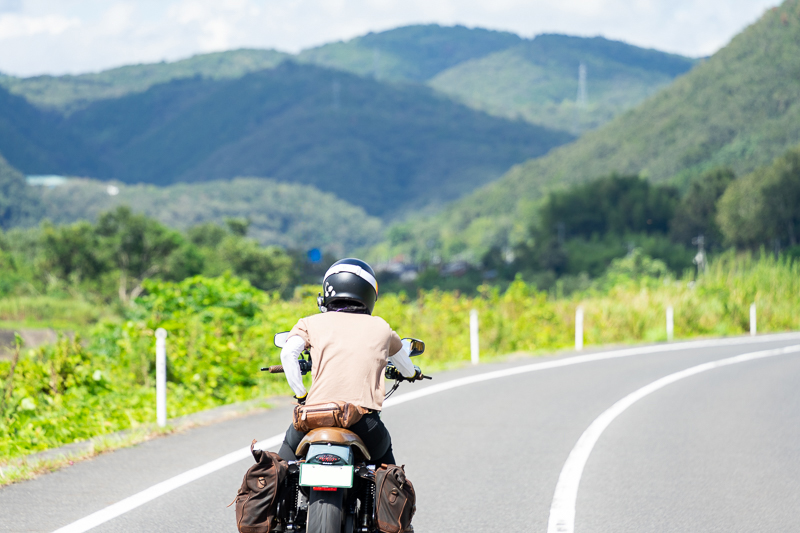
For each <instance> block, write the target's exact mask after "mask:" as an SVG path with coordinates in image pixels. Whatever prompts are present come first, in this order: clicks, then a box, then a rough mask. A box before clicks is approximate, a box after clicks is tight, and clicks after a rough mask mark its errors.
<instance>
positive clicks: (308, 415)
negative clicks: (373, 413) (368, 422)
mask: <svg viewBox="0 0 800 533" xmlns="http://www.w3.org/2000/svg"><path fill="white" fill-rule="evenodd" d="M368 412H369V410H368V409H364V408H363V407H359V406H357V405H354V404H352V403H348V402H327V403H318V404H315V405H298V406H295V408H294V420H293V421H292V423H293V425H294V428H295V429H296V430H297V431H300V432H302V433H308V432H309V430H312V429H315V428H349V427H350V426H352V425H353V424H355V423H356V422H358V421H359V420H361V417H362V416H364V415H365V414H367V413H368Z"/></svg>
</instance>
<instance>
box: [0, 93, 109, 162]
mask: <svg viewBox="0 0 800 533" xmlns="http://www.w3.org/2000/svg"><path fill="white" fill-rule="evenodd" d="M0 154H3V155H4V156H5V157H6V158H7V159H8V162H9V163H10V164H11V165H13V166H14V167H16V168H19V169H24V171H25V172H26V173H28V174H50V173H88V174H95V175H96V174H99V173H102V172H103V170H104V169H103V168H102V165H99V164H98V161H97V158H96V157H95V155H94V153H92V152H90V150H88V148H87V147H86V145H85V144H84V143H83V141H82V140H81V139H80V138H79V137H78V136H76V135H74V134H73V133H72V132H71V131H70V130H69V129H68V128H66V127H64V125H63V124H62V119H61V117H60V116H58V115H56V114H55V113H53V112H48V111H41V110H39V109H37V108H36V107H34V106H33V105H31V104H30V103H28V102H27V101H26V100H25V99H24V98H22V97H20V96H16V95H13V94H10V93H9V92H8V91H6V90H5V89H2V88H0Z"/></svg>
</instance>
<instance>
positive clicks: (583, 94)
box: [575, 61, 589, 134]
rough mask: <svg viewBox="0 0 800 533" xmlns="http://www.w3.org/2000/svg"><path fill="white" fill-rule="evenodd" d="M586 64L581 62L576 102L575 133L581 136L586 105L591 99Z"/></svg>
mask: <svg viewBox="0 0 800 533" xmlns="http://www.w3.org/2000/svg"><path fill="white" fill-rule="evenodd" d="M586 77H587V71H586V64H585V63H584V62H583V61H581V64H580V65H579V66H578V96H577V98H576V100H575V133H577V134H580V133H581V130H582V129H583V128H582V125H583V124H582V123H583V121H582V120H581V119H582V118H583V117H582V115H583V111H584V110H585V109H586V103H587V101H588V99H589V94H588V90H587V89H586Z"/></svg>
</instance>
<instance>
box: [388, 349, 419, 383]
mask: <svg viewBox="0 0 800 533" xmlns="http://www.w3.org/2000/svg"><path fill="white" fill-rule="evenodd" d="M410 353H411V352H410V351H409V349H408V346H406V345H405V344H403V347H402V348H400V350H398V352H397V353H396V354H394V355H392V356H390V357H389V361H391V362H392V364H393V365H394V366H396V367H397V369H398V370H399V371H400V373H401V374H403V377H404V378H413V377H414V376H416V375H417V369H416V368H414V363H412V362H411V357H410V355H409V354H410Z"/></svg>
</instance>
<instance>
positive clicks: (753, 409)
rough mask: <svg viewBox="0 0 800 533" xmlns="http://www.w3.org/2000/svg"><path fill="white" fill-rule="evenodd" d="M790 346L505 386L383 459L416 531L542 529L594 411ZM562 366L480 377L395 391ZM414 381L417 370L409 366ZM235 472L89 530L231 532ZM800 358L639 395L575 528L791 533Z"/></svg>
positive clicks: (26, 494) (434, 404)
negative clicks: (403, 475) (395, 469)
mask: <svg viewBox="0 0 800 533" xmlns="http://www.w3.org/2000/svg"><path fill="white" fill-rule="evenodd" d="M798 344H800V336H795V337H794V338H782V339H780V340H778V339H777V338H774V337H764V338H760V339H758V342H756V343H753V342H749V340H744V339H743V340H742V341H741V342H735V343H733V344H728V345H724V346H714V347H704V348H694V349H686V350H679V351H667V352H656V353H649V354H640V355H631V356H628V357H620V358H611V359H605V360H598V361H589V362H584V363H582V364H573V365H569V366H562V367H557V368H548V369H544V370H541V371H535V372H526V373H521V374H518V375H509V376H506V377H501V378H499V379H492V380H487V381H483V382H478V383H473V384H469V385H465V386H461V387H457V388H453V389H451V390H446V391H442V392H439V393H437V394H431V395H428V396H424V397H421V398H418V399H415V400H413V401H408V402H406V403H402V404H399V405H395V406H392V407H390V408H387V409H386V410H385V411H384V414H383V418H384V421H385V422H386V424H387V425H388V427H389V428H390V430H391V431H392V436H393V441H394V449H395V455H396V457H397V459H398V462H400V463H403V464H406V471H407V473H408V475H409V477H410V479H411V480H412V481H414V485H415V487H416V490H417V497H418V501H417V509H418V513H417V516H416V518H415V521H414V525H415V529H416V531H418V532H420V533H426V532H428V533H441V532H449V531H453V532H479V531H480V532H483V531H492V532H499V531H503V532H506V531H508V532H516V531H520V532H522V531H525V532H528V531H538V532H546V531H547V529H548V516H549V512H550V506H551V503H552V501H553V495H554V491H555V488H556V484H557V482H558V480H559V475H560V473H561V471H562V468H563V467H564V464H565V462H566V461H567V458H568V457H569V455H570V452H571V450H572V449H573V447H574V446H575V445H576V443H577V442H578V440H579V438H580V437H581V435H582V434H583V433H584V431H586V429H587V428H588V427H589V426H590V425H591V424H592V422H593V421H594V420H595V419H597V417H598V416H600V415H601V414H602V413H603V412H604V411H606V410H607V409H609V407H611V406H612V405H614V404H615V402H617V401H619V400H620V399H622V398H624V397H626V396H627V395H629V394H630V393H632V392H634V391H636V390H637V389H640V388H641V387H644V386H646V385H648V384H650V383H652V382H654V381H656V380H658V379H660V378H663V377H664V376H667V375H670V374H672V373H675V372H679V371H682V370H685V369H687V368H690V367H693V366H695V365H698V364H701V363H706V362H709V361H716V360H720V359H724V358H728V357H731V356H734V355H738V354H744V353H750V352H755V351H758V350H765V349H771V348H777V347H783V346H793V345H798ZM571 357H573V356H570V355H567V356H562V357H552V358H535V359H520V360H516V361H510V362H507V363H503V364H497V365H481V366H478V367H473V368H468V369H464V370H460V371H457V372H450V373H447V374H441V375H439V376H436V379H435V380H434V381H433V382H430V383H425V384H424V385H419V384H411V385H409V384H405V385H403V387H401V389H400V391H398V395H399V394H402V393H403V392H413V391H414V390H417V389H419V388H420V387H431V386H437V385H441V384H442V383H444V382H449V381H451V380H456V379H459V378H462V377H465V376H472V375H478V374H482V373H486V372H490V371H494V370H503V369H513V368H517V367H522V366H526V365H531V364H536V363H543V362H548V361H566V360H569V359H570V358H571ZM418 361H419V362H420V363H422V364H421V366H422V367H423V368H424V356H422V357H421V358H420V359H419V360H418ZM289 420H290V411H289V408H278V409H275V410H272V411H269V412H266V413H261V414H257V415H251V416H248V417H243V418H239V419H235V420H230V421H227V422H223V423H220V424H216V425H213V426H207V427H203V428H197V429H194V430H191V431H187V432H185V433H182V434H178V435H174V436H171V437H166V438H161V439H156V440H153V441H150V442H147V443H144V444H141V445H139V446H135V447H132V448H129V449H125V450H120V451H117V452H114V453H110V454H106V455H102V456H100V457H97V458H95V459H93V460H91V461H86V462H82V463H78V464H76V465H74V466H72V467H69V468H66V469H64V470H61V471H59V472H56V473H53V474H50V475H47V476H43V477H40V478H38V479H36V480H33V481H29V482H24V483H20V484H17V485H12V486H10V487H6V488H3V489H0V531H42V532H52V531H55V530H56V529H58V528H60V527H62V526H65V525H68V524H70V523H73V522H75V521H76V520H79V519H81V518H83V517H85V516H87V515H90V514H92V513H94V512H95V511H98V510H101V509H103V508H105V507H107V506H109V505H112V504H114V503H116V502H118V501H120V500H122V499H123V498H126V497H128V496H131V495H133V494H135V493H138V492H139V491H143V490H145V489H147V488H148V487H151V486H153V485H154V484H156V483H159V482H161V481H164V480H166V479H168V478H171V477H173V476H176V475H179V474H181V473H183V472H185V471H187V470H189V469H191V468H194V467H197V466H198V465H201V464H204V463H207V462H209V461H212V460H214V459H217V458H218V457H220V456H223V455H225V454H227V453H230V452H233V451H235V450H237V449H240V448H242V447H244V446H246V445H247V444H248V443H249V442H250V440H252V439H253V438H258V439H266V438H267V437H271V436H274V435H276V434H278V433H282V432H283V431H285V428H286V426H287V425H288V423H289ZM249 464H250V461H249V460H244V461H240V462H238V463H235V464H233V465H231V466H228V467H226V468H222V469H220V470H218V471H216V472H213V473H211V474H209V475H207V476H204V477H202V478H200V479H198V480H196V481H193V482H191V483H188V484H186V485H184V486H182V487H180V488H177V489H175V490H173V491H171V492H168V493H166V494H164V495H163V496H160V497H158V498H156V499H154V500H153V501H150V502H149V503H146V504H144V505H141V506H139V507H137V508H135V509H133V510H131V511H129V512H126V513H124V514H122V515H120V516H118V517H116V518H113V519H111V520H109V521H107V522H105V523H103V524H101V525H99V526H98V527H96V528H94V529H92V530H91V531H93V532H95V531H96V532H111V531H125V532H139V531H147V532H151V531H152V532H155V531H176V532H177V531H215V532H223V531H231V532H233V531H236V528H235V523H234V513H233V507H229V508H226V505H227V504H228V503H230V502H231V500H233V498H234V496H235V494H236V490H237V488H238V486H239V485H240V483H241V477H242V475H243V473H244V471H245V470H246V468H247V467H248V466H249ZM798 502H800V353H795V354H786V355H779V356H775V357H770V358H766V359H759V360H754V361H749V362H743V363H741V364H736V365H731V366H726V367H722V368H717V369H713V370H709V371H707V372H704V373H702V374H698V375H694V376H691V377H688V378H686V379H682V380H680V381H677V382H675V383H672V384H670V385H668V386H665V387H664V388H663V389H660V390H658V391H655V392H653V393H652V394H650V395H648V396H646V397H644V398H642V399H641V400H639V401H638V402H636V403H634V404H633V405H631V406H630V407H629V408H628V409H626V410H625V411H624V412H623V413H621V414H620V415H619V416H618V417H617V418H616V419H614V421H613V422H611V423H610V425H609V426H608V427H607V429H606V430H605V431H604V432H603V433H602V435H601V436H600V438H599V439H598V440H597V443H596V445H595V446H594V448H593V450H592V452H591V455H590V456H589V458H588V461H587V462H586V466H585V469H584V470H583V477H582V478H581V480H580V486H579V490H578V493H577V503H576V511H575V531H577V532H579V533H589V532H614V533H621V532H637V533H642V532H648V531H658V532H672V531H674V532H682V533H683V532H687V531H720V532H736V531H747V532H753V531H796V530H798V529H800V526H798V524H800V505H798Z"/></svg>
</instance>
